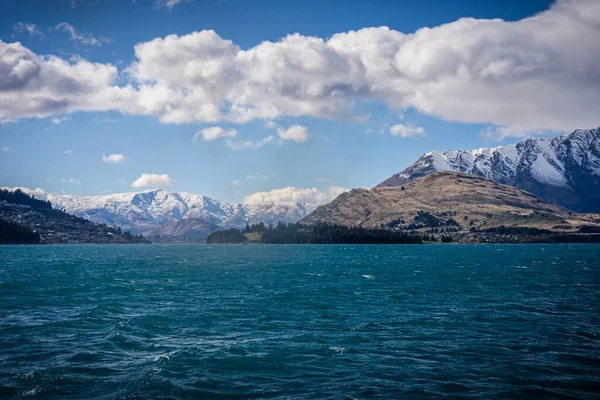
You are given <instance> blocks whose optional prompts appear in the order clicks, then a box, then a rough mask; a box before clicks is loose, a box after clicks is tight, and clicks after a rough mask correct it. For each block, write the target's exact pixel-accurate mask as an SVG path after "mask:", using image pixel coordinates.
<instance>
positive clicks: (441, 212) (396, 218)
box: [301, 172, 600, 231]
mask: <svg viewBox="0 0 600 400" xmlns="http://www.w3.org/2000/svg"><path fill="white" fill-rule="evenodd" d="M301 222H303V223H307V224H313V223H331V224H340V225H346V226H361V227H370V228H379V227H383V228H389V229H401V230H402V229H409V230H410V229H420V228H428V229H430V228H437V229H439V230H442V231H450V230H462V231H468V230H470V229H471V228H473V229H488V228H493V227H499V226H509V227H534V228H540V229H549V230H562V231H575V230H576V229H579V228H580V227H581V226H584V225H594V226H595V225H598V224H599V223H600V219H598V216H597V215H596V216H594V215H591V214H590V215H587V214H574V213H570V212H569V211H568V210H566V209H565V208H563V207H560V206H557V205H554V204H550V203H548V202H546V201H544V200H542V199H540V198H538V197H536V196H534V195H532V194H530V193H527V192H525V191H522V190H520V189H517V188H515V187H512V186H507V185H502V184H498V183H495V182H492V181H490V180H487V179H485V178H481V177H478V176H474V175H468V174H462V173H456V172H436V173H432V174H430V175H426V176H424V177H420V178H416V179H414V180H411V181H408V182H406V183H405V185H404V186H402V187H398V186H396V187H385V186H384V187H377V188H374V189H370V190H369V189H353V190H351V191H350V192H347V193H343V194H341V195H339V196H338V197H337V198H336V199H335V200H333V201H332V202H331V203H329V204H326V205H324V206H320V207H318V208H317V209H316V210H315V211H314V212H312V213H311V214H310V215H309V216H308V217H306V218H304V219H303V220H302V221H301Z"/></svg>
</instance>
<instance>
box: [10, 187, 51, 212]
mask: <svg viewBox="0 0 600 400" xmlns="http://www.w3.org/2000/svg"><path fill="white" fill-rule="evenodd" d="M0 201H6V202H7V203H15V204H22V205H25V206H29V207H31V208H42V209H52V203H50V201H47V200H39V199H36V198H35V196H29V195H28V194H27V193H25V192H24V191H22V190H21V189H17V190H15V191H9V190H6V189H0Z"/></svg>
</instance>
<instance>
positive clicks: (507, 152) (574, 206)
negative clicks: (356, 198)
mask: <svg viewBox="0 0 600 400" xmlns="http://www.w3.org/2000/svg"><path fill="white" fill-rule="evenodd" d="M439 171H455V172H463V173H467V174H472V175H478V176H482V177H485V178H487V179H490V180H492V181H494V182H498V183H502V184H506V185H511V186H515V187H517V188H520V189H523V190H526V191H528V192H531V193H533V194H535V195H536V196H539V197H541V198H543V199H544V200H546V201H548V202H550V203H553V204H558V205H561V206H564V207H566V208H569V209H571V210H574V211H578V212H600V128H599V129H591V130H576V131H574V132H573V133H571V134H570V135H565V136H559V137H555V138H549V139H527V140H524V141H522V142H520V143H518V144H516V145H509V146H500V147H496V148H483V149H476V150H471V151H465V150H456V151H455V150H448V151H438V152H430V153H426V154H424V155H423V156H421V158H419V159H418V160H417V161H416V162H415V163H414V164H413V165H411V166H410V167H408V168H406V169H405V170H404V171H402V172H400V173H398V174H396V175H393V176H392V177H390V178H388V179H386V180H385V181H383V182H382V183H380V184H379V185H378V187H386V186H401V185H405V184H406V183H407V182H409V181H411V180H413V179H416V178H419V177H422V176H426V175H429V174H432V173H434V172H439Z"/></svg>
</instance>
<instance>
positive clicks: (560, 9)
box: [0, 0, 600, 202]
mask: <svg viewBox="0 0 600 400" xmlns="http://www.w3.org/2000/svg"><path fill="white" fill-rule="evenodd" d="M0 8H1V12H0V186H23V187H29V188H42V189H44V190H46V191H48V192H54V193H69V194H79V195H84V194H85V195H94V194H105V193H117V192H130V191H141V190H146V189H150V188H156V187H162V188H166V189H169V190H173V191H180V192H190V193H197V194H203V195H206V196H209V197H212V198H215V199H219V200H222V201H229V202H243V201H248V200H250V199H251V200H253V201H256V199H264V201H278V200H281V201H286V200H290V199H292V200H298V201H309V202H325V201H327V200H329V199H331V197H334V196H335V195H337V194H338V193H339V192H340V191H342V190H344V189H346V188H355V187H372V186H374V185H376V184H378V183H379V182H381V181H383V180H384V179H386V178H388V177H389V176H390V175H392V174H394V173H397V172H399V171H401V170H402V169H404V168H405V167H407V166H409V165H410V164H412V163H413V162H414V161H415V160H416V159H417V158H418V157H419V156H420V155H422V154H423V153H426V152H429V151H436V150H446V149H473V148H478V147H493V146H498V145H502V144H509V143H516V142H518V141H520V140H522V139H523V138H526V137H535V136H540V137H544V136H553V135H558V134H563V133H569V132H571V131H573V130H574V129H577V128H583V129H586V128H594V127H598V126H600V112H599V111H600V67H599V66H600V1H597V0H559V1H557V2H551V1H542V0H527V1H523V0H488V1H479V0H455V1H451V2H449V1H445V0H420V1H402V0H369V1H367V0H362V1H352V0H345V1H342V0H319V1H313V0H305V1H281V0H279V1H270V0H256V1H248V0H135V1H133V0H48V1H42V0H37V1H34V0H3V1H1V2H0Z"/></svg>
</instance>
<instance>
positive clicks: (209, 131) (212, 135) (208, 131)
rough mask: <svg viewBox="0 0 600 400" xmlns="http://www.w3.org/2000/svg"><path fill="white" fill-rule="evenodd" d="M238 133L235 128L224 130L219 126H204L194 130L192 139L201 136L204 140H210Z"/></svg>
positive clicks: (233, 135)
mask: <svg viewBox="0 0 600 400" xmlns="http://www.w3.org/2000/svg"><path fill="white" fill-rule="evenodd" d="M237 135H238V132H237V131H236V130H235V129H229V130H225V129H223V128H221V127H220V126H212V127H210V128H204V129H201V130H199V131H198V132H196V134H195V135H194V141H196V140H198V138H199V137H202V138H203V139H204V141H206V142H212V141H213V140H216V139H219V138H234V137H236V136H237Z"/></svg>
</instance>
